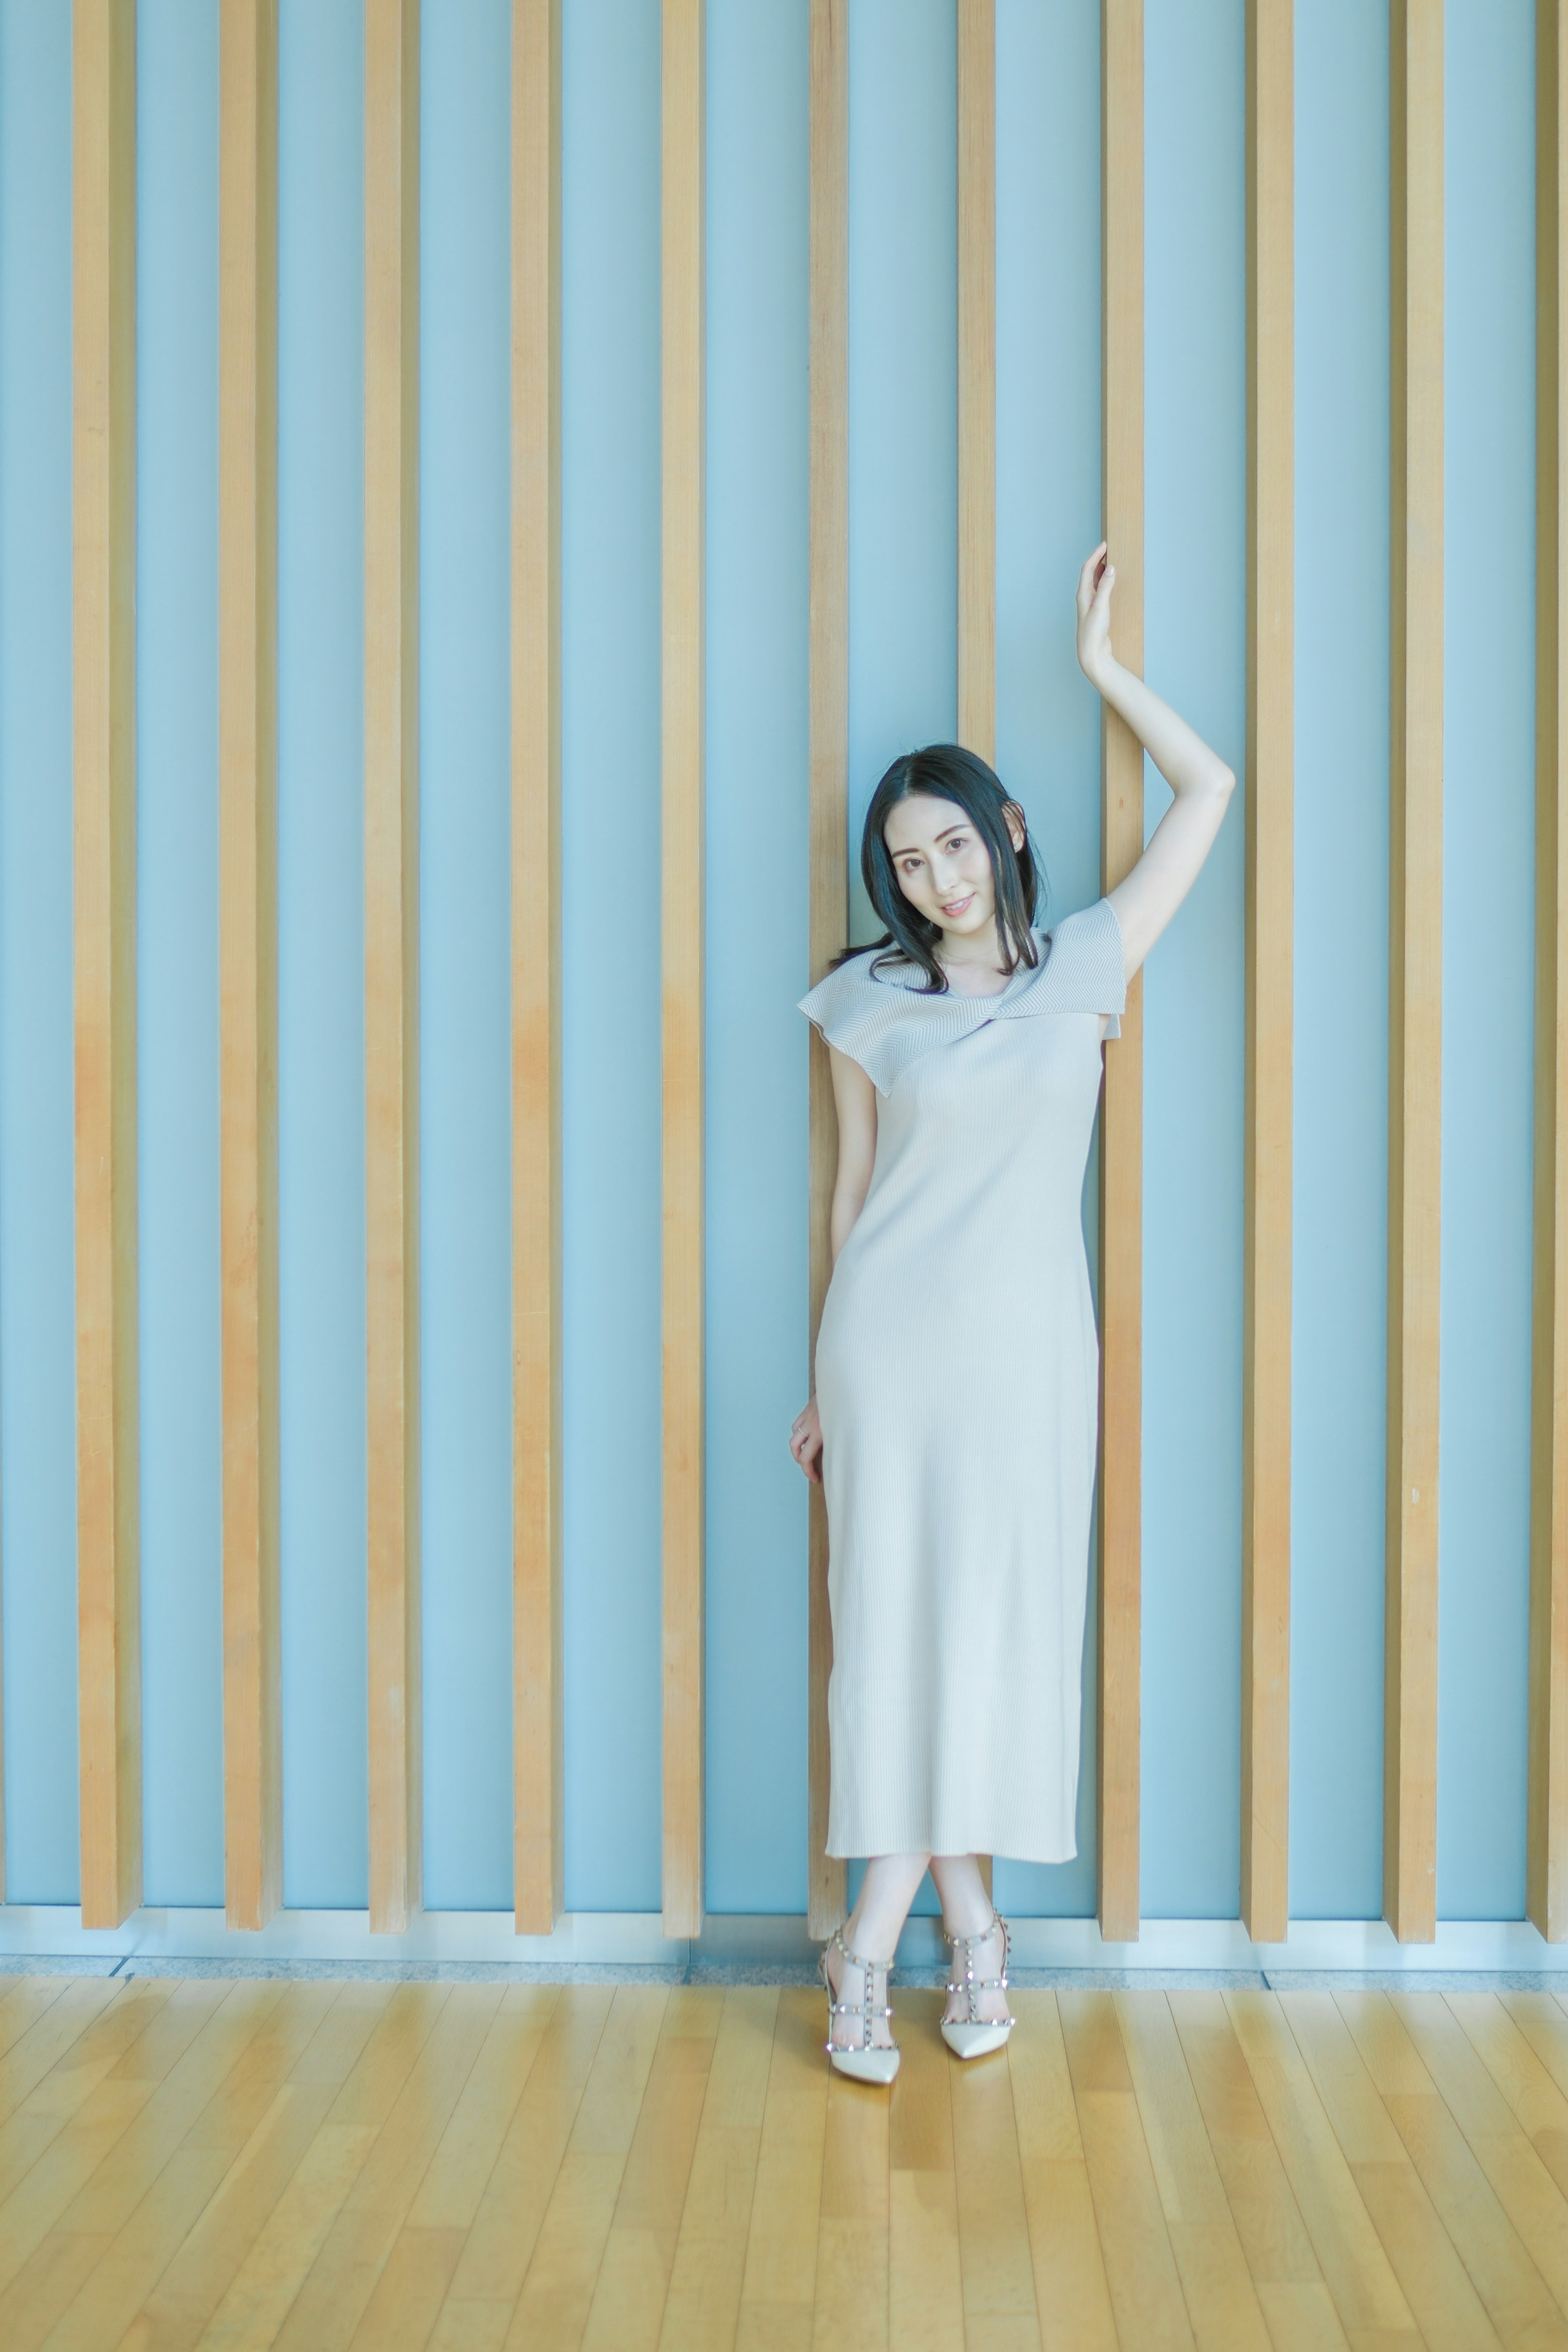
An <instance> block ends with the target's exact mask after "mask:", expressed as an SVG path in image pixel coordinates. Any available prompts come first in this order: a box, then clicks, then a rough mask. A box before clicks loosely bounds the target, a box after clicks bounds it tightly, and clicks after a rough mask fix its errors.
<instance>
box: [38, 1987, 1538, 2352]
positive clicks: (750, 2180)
mask: <svg viewBox="0 0 1568 2352" xmlns="http://www.w3.org/2000/svg"><path fill="white" fill-rule="evenodd" d="M1013 1998H1014V2003H1015V2007H1016V2010H1017V2012H1018V2015H1019V2020H1020V2023H1019V2030H1018V2032H1016V2033H1015V2034H1014V2036H1013V2046H1012V2047H1011V2049H1010V2050H1009V2052H1008V2053H1007V2055H1006V2056H1005V2057H1001V2058H996V2059H991V2060H987V2061H983V2062H981V2063H977V2064H976V2065H974V2066H971V2067H967V2068H965V2067H959V2066H958V2065H956V2064H955V2063H953V2062H952V2061H951V2060H950V2059H949V2058H948V2057H947V2055H946V2052H945V2050H944V2049H943V2047H942V2044H941V2042H940V2041H939V2040H938V2038H937V2035H936V2013H937V1996H936V1994H934V1993H921V1992H910V1991H906V1992H904V1994H903V1995H902V1997H901V1998H899V1999H898V2000H897V2006H898V2012H899V2014H898V2031H899V2035H900V2040H901V2042H902V2044H903V2047H904V2067H903V2072H902V2073H901V2074H900V2076H899V2080H898V2084H897V2085H896V2088H895V2090H894V2094H893V2095H892V2097H891V2098H890V2097H888V2095H886V2094H884V2093H880V2092H874V2091H870V2090H865V2089H862V2088H860V2087H859V2086H857V2085H855V2084H850V2083H846V2082H844V2081H842V2080H841V2078H839V2077H838V2076H836V2075H832V2074H830V2072H829V2070H828V2067H827V2064H826V2062H825V2060H824V2058H823V2055H822V2052H821V2032H822V2015H821V2002H820V2000H819V1998H818V1997H817V1996H816V1995H815V1994H807V1993H803V1992H795V1991H789V1992H778V1991H771V1990H764V1989H758V1988H750V1987H748V1988H746V1989H744V1990H714V1989H707V1988H701V1987H685V1988H681V1989H679V1990H668V1989H667V1988H665V1987H662V1986H621V1987H617V1988H611V1987H607V1986H598V1985H591V1986H590V1985H572V1986H559V1987H558V1986H538V1985H529V1986H519V1985H507V1986H501V1985H485V1984H459V1985H432V1984H402V1985H396V1986H392V1985H374V1984H365V1983H361V1982H353V1983H347V1984H334V1983H298V1984H288V1983H279V1982H276V1981H272V1982H262V1981H256V1980H245V1981H240V1982H235V1981H233V1980H221V1981H219V1980H213V1979H204V1980H197V1981H193V1982H189V1983H181V1982H175V1981H172V1980H171V1979H162V1978H151V1977H141V1978H135V1979H117V1980H109V1979H102V1978H76V1979H72V1978H62V1977H37V1978H8V1979H0V2346H3V2347H4V2352H35V2347H47V2352H188V2347H200V2352H207V2347H220V2346H221V2347H229V2352H242V2347H243V2352H264V2347H269V2346H273V2345H277V2346H278V2347H291V2352H338V2347H364V2352H424V2347H428V2352H502V2347H528V2352H556V2347H584V2352H589V2347H592V2352H719V2347H722V2352H815V2347H821V2352H865V2347H874V2346H888V2347H892V2352H947V2347H952V2352H959V2347H967V2352H1113V2347H1121V2352H1162V2348H1163V2347H1194V2352H1231V2347H1239V2352H1254V2348H1255V2352H1296V2347H1300V2352H1322V2347H1329V2346H1338V2347H1344V2352H1396V2347H1410V2352H1416V2347H1420V2346H1423V2345H1425V2346H1429V2347H1433V2352H1450V2347H1453V2352H1461V2348H1462V2347H1483V2346H1484V2347H1493V2352H1568V2011H1565V2009H1564V2007H1563V2004H1561V2003H1560V2002H1559V2001H1558V2000H1556V1999H1555V1998H1553V1997H1552V1996H1551V1995H1549V1994H1545V1993H1511V1994H1490V1993H1480V1992H1474V1993H1465V1994H1456V1995H1448V1996H1445V1995H1443V1994H1440V1993H1396V1994H1384V1993H1357V1992H1344V1993H1340V1994H1332V1993H1327V1992H1300V1993H1280V1994H1275V1993H1269V1992H1262V1991H1252V1990H1247V1991H1233V1992H1218V1991H1191V1992H1173V1993H1169V1994H1166V1993H1163V1992H1133V1993H1103V1992H1061V1993H1050V1992H1024V1991H1019V1992H1016V1993H1015V1994H1014V1997H1013Z"/></svg>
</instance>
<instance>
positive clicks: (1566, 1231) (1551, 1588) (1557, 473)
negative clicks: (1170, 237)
mask: <svg viewBox="0 0 1568 2352" xmlns="http://www.w3.org/2000/svg"><path fill="white" fill-rule="evenodd" d="M1536 32H1537V54H1536V83H1535V88H1536V147H1535V170H1536V214H1535V224H1536V225H1535V270H1536V316H1535V367H1536V400H1535V432H1536V476H1535V1253H1534V1255H1535V1267H1534V1288H1535V1297H1534V1332H1533V1350H1532V1352H1533V1363H1532V1367H1531V1528H1530V1554H1531V1558H1530V1800H1529V1827H1528V1832H1527V1839H1526V1903H1527V1906H1528V1909H1529V1913H1530V1916H1531V1919H1533V1921H1534V1922H1535V1925H1536V1927H1538V1928H1539V1929H1540V1931H1541V1933H1542V1935H1543V1936H1545V1937H1548V1938H1549V1939H1550V1940H1551V1941H1552V1943H1558V1942H1561V1941H1562V1939H1563V1936H1564V1935H1568V1911H1565V1906H1564V1896H1565V1894H1568V1886H1565V1885H1564V1861H1565V1856H1568V931H1565V929H1564V926H1565V925H1568V868H1565V867H1564V863H1563V860H1564V857H1565V856H1568V811H1565V808H1564V800H1563V795H1564V793H1568V734H1565V725H1568V709H1565V707H1564V700H1563V697H1564V692H1565V690H1568V659H1565V658H1564V645H1563V624H1564V620H1565V619H1568V595H1565V594H1564V593H1563V592H1564V581H1563V564H1564V562H1565V561H1568V530H1565V529H1564V518H1563V490H1564V487H1565V486H1568V464H1565V462H1564V460H1565V457H1568V445H1565V441H1564V431H1565V425H1568V413H1565V410H1564V405H1563V403H1564V398H1565V395H1568V365H1565V363H1564V358H1565V355H1564V350H1563V333H1564V329H1565V328H1568V301H1565V300H1564V287H1563V266H1564V261H1565V260H1568V238H1565V237H1564V235H1563V227H1564V218H1563V214H1564V194H1565V190H1564V164H1565V163H1568V139H1565V131H1568V113H1565V111H1564V110H1565V108H1568V43H1565V42H1564V40H1563V0H1539V5H1538V8H1537V15H1536Z"/></svg>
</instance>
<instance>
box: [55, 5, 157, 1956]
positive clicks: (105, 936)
mask: <svg viewBox="0 0 1568 2352" xmlns="http://www.w3.org/2000/svg"><path fill="white" fill-rule="evenodd" d="M72 25H73V86H72V125H71V130H72V159H73V160H72V191H71V195H72V229H71V277H72V282H71V330H72V378H73V386H72V402H73V419H72V423H73V431H72V442H71V507H72V534H71V536H72V551H71V552H72V572H71V660H72V714H71V715H72V746H73V753H72V756H73V774H74V785H73V796H74V817H73V856H74V885H73V918H74V930H75V947H74V955H75V1031H76V1036H75V1055H76V1357H77V1609H78V1708H79V1723H78V1738H79V1746H80V1759H81V1910H82V1924H83V1926H84V1927H118V1926H119V1925H120V1922H121V1921H122V1920H123V1919H124V1918H125V1917H126V1916H128V1915H129V1914H130V1913H131V1912H132V1911H134V1910H135V1909H136V1907H137V1906H138V1905H139V1904H140V1903H141V1563H140V1528H139V1521H140V1510H141V1504H140V1492H139V1486H140V1481H139V1476H138V1461H137V1453H138V1444H139V1413H138V1381H137V1224H136V713H135V688H136V10H135V5H134V0H75V7H74V13H73V19H72Z"/></svg>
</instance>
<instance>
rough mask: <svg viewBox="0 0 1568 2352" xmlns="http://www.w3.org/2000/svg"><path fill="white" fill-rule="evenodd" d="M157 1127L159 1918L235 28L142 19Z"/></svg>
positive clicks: (208, 915) (215, 1482) (152, 1172)
mask: <svg viewBox="0 0 1568 2352" xmlns="http://www.w3.org/2000/svg"><path fill="white" fill-rule="evenodd" d="M136 68H137V73H136V84H137V88H136V98H137V127H136V170H137V255H136V259H137V285H136V299H137V319H136V371H137V387H136V391H137V483H136V497H137V515H138V525H137V537H136V630H137V638H136V768H137V877H136V881H137V988H138V1003H137V1031H138V1038H137V1072H136V1078H137V1112H138V1118H139V1121H140V1129H141V1146H140V1170H139V1177H140V1187H141V1190H140V1195H139V1201H138V1208H139V1214H140V1220H141V1675H142V1693H141V1698H142V1801H143V1807H144V1812H143V1838H144V1841H145V1844H144V1861H145V1884H146V1889H147V1900H148V1901H149V1902H150V1903H174V1904H182V1903H194V1904H202V1903H205V1904H221V1903H222V1901H223V1899H224V1804H223V1797H224V1780H223V1738H224V1726H223V1641H224V1629H223V1496H222V1467H223V1429H222V1423H221V1417H220V1412H221V1408H220V1371H221V1362H220V1328H219V1327H220V1307H219V1263H218V1262H219V1235H218V789H217V755H218V705H217V657H218V649H217V619H218V613H217V589H218V580H217V552H218V549H217V491H218V472H217V397H218V383H217V368H218V320H217V302H218V244H217V232H218V216H217V204H218V20H217V17H216V16H215V15H214V11H213V10H212V9H211V8H210V7H208V6H206V5H204V0H141V7H140V9H139V11H138V16H137V58H136Z"/></svg>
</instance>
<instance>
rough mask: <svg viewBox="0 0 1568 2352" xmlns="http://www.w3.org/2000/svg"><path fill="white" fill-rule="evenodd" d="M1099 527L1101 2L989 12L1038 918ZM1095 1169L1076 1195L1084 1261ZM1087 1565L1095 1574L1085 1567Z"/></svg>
mask: <svg viewBox="0 0 1568 2352" xmlns="http://www.w3.org/2000/svg"><path fill="white" fill-rule="evenodd" d="M1099 536H1100V11H1099V8H1098V7H1097V5H1094V0H1056V5H1051V6H1049V7H1040V5H1037V0H1000V5H998V9H997V766H998V773H999V774H1000V775H1001V777H1002V779H1003V781H1004V782H1005V783H1006V784H1007V786H1008V789H1009V791H1010V792H1012V793H1016V794H1017V795H1018V798H1019V800H1020V801H1021V803H1023V806H1024V808H1025V810H1026V811H1027V813H1028V815H1029V820H1030V831H1031V833H1032V834H1033V835H1034V839H1035V841H1036V844H1037V845H1038V846H1039V848H1040V852H1041V854H1042V856H1043V858H1044V863H1045V869H1046V877H1047V882H1048V885H1049V889H1048V894H1047V901H1046V913H1045V919H1046V920H1048V921H1050V920H1052V919H1054V918H1055V917H1056V916H1059V915H1062V914H1067V913H1070V912H1071V910H1072V909H1073V908H1077V907H1086V906H1089V905H1092V902H1093V900H1094V899H1095V898H1098V897H1099V895H1100V704H1099V698H1098V697H1097V696H1096V694H1095V693H1094V691H1093V689H1092V687H1091V686H1090V685H1089V683H1088V681H1087V680H1086V679H1085V677H1084V676H1083V674H1082V670H1080V668H1079V667H1078V659H1077V655H1076V653H1075V651H1074V635H1075V624H1076V613H1075V610H1074V605H1073V591H1074V588H1075V586H1076V583H1077V579H1078V567H1079V565H1080V564H1081V563H1082V561H1083V558H1084V557H1085V555H1087V554H1088V552H1089V550H1090V549H1091V548H1092V546H1093V545H1094V543H1095V541H1097V540H1098V538H1099ZM1097 1183H1098V1178H1097V1175H1096V1171H1095V1167H1094V1165H1093V1164H1092V1165H1091V1168H1090V1171H1089V1177H1088V1181H1087V1183H1086V1186H1085V1192H1084V1207H1085V1213H1086V1223H1087V1225H1088V1228H1089V1234H1090V1243H1091V1260H1090V1262H1091V1266H1092V1265H1093V1237H1094V1233H1095V1229H1096V1226H1097V1222H1098V1221H1097V1218H1096V1216H1095V1207H1096V1198H1095V1195H1096V1188H1097ZM1092 1573H1093V1571H1092V1568H1091V1576H1092ZM1094 1614H1095V1607H1094V1596H1093V1591H1092V1587H1091V1592H1090V1601H1089V1610H1088V1623H1087V1632H1086V1638H1085V1643H1084V1667H1083V1734H1082V1748H1081V1755H1082V1770H1081V1774H1080V1778H1079V1784H1078V1854H1077V1858H1076V1860H1074V1861H1072V1862H1071V1863H1063V1864H1060V1865H1058V1866H1056V1867H1054V1868H1047V1867H1045V1866H1044V1865H1042V1864H1036V1863H1009V1862H1005V1861H1002V1862H998V1864H997V1871H996V1895H997V1900H998V1903H999V1904H1000V1906H1001V1907H1002V1909H1003V1910H1004V1911H1006V1912H1008V1913H1009V1915H1016V1916H1019V1917H1020V1918H1024V1917H1060V1916H1069V1917H1072V1916H1083V1915H1085V1914H1087V1913H1089V1912H1092V1910H1093V1908H1094V1851H1095V1845H1094V1839H1095V1804H1094V1793H1095V1783H1094V1742H1095V1721H1096V1714H1097V1706H1098V1698H1099V1688H1098V1672H1097V1664H1096V1656H1097V1653H1096V1644H1095V1623H1094Z"/></svg>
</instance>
